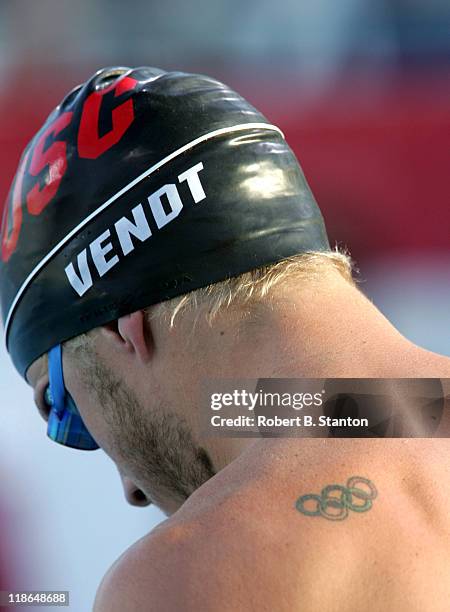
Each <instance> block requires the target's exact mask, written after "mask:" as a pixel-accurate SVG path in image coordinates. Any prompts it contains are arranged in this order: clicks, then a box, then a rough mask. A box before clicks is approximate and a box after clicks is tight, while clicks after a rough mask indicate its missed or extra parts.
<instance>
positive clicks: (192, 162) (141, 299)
mask: <svg viewBox="0 0 450 612" xmlns="http://www.w3.org/2000/svg"><path fill="white" fill-rule="evenodd" d="M328 249H329V245H328V240H327V236H326V232H325V227H324V224H323V219H322V216H321V214H320V211H319V208H318V207H317V204H316V202H315V200H314V197H313V195H312V193H311V191H310V190H309V188H308V185H307V183H306V181H305V178H304V176H303V173H302V171H301V169H300V167H299V164H298V162H297V160H296V158H295V156H294V154H293V153H292V151H291V149H290V148H289V147H288V145H287V144H286V142H285V140H284V137H283V134H282V132H281V131H280V130H279V129H278V128H276V127H275V126H273V125H271V124H270V123H269V122H268V121H267V119H266V118H265V117H264V116H263V115H262V114H261V113H259V112H258V111H257V110H256V109H255V108H253V106H251V105H250V104H249V103H248V102H247V101H246V100H244V99H243V98H242V97H241V96H239V95H238V94H236V93H235V92H234V91H232V90H231V89H229V88H228V87H227V86H226V85H224V84H222V83H219V82H218V81H216V80H214V79H211V78H209V77H206V76H202V75H196V74H186V73H182V72H164V71H162V70H158V69H155V68H147V67H144V68H135V69H130V68H109V69H108V68H107V69H103V70H99V71H98V72H97V73H96V74H95V75H94V76H93V77H92V78H91V79H90V80H89V81H87V82H86V83H85V84H84V85H82V86H80V87H77V88H76V89H74V90H73V91H72V92H70V93H69V94H68V95H67V96H66V98H65V99H64V100H63V101H62V103H61V104H60V105H59V106H58V107H57V108H56V109H55V110H54V111H53V112H52V114H51V115H50V116H49V118H48V119H47V121H46V122H45V124H44V126H43V127H42V129H41V130H40V131H39V132H38V133H37V134H36V136H35V137H34V138H33V140H32V141H31V142H30V144H29V145H28V146H27V148H26V149H25V151H24V153H23V155H22V159H21V162H20V165H19V168H18V171H17V174H16V177H15V179H14V182H13V185H12V188H11V192H10V195H9V199H8V202H7V205H6V209H5V213H4V218H3V226H2V243H1V262H0V288H1V310H2V319H3V323H4V326H5V333H6V343H7V347H8V350H9V352H10V354H11V357H12V359H13V362H14V364H15V366H16V368H17V369H18V371H19V372H20V374H21V375H22V376H24V375H25V372H26V370H27V368H28V367H29V366H30V365H31V363H32V362H33V361H34V360H35V359H37V358H38V357H39V356H40V355H42V354H44V353H45V352H46V351H48V350H49V349H50V348H51V347H53V346H54V345H56V344H59V343H60V342H63V341H65V340H68V339H69V338H72V337H74V336H77V335H79V334H81V333H83V332H86V331H88V330H90V329H92V328H94V327H97V326H99V325H102V324H105V323H108V322H110V321H112V320H115V319H117V318H119V317H120V316H123V315H125V314H129V313H131V312H134V311H135V310H138V309H140V308H144V307H146V306H150V305H151V304H156V303H158V302H162V301H164V300H168V299H170V298H173V297H175V296H178V295H181V294H185V293H188V292H189V291H192V290H194V289H198V288H200V287H204V286H206V285H208V284H211V283H215V282H218V281H221V280H224V279H226V278H229V277H232V276H237V275H239V274H241V273H243V272H247V271H249V270H252V269H254V268H257V267H259V266H262V265H266V264H270V263H274V262H277V261H280V260H281V259H284V258H285V257H288V256H290V255H295V254H297V253H304V252H306V251H313V250H314V251H317V250H318V251H324V250H328Z"/></svg>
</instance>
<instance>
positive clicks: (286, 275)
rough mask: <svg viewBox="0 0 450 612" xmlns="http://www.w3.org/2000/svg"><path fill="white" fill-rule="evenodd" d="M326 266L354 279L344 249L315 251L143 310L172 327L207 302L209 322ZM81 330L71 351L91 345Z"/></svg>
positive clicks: (70, 344)
mask: <svg viewBox="0 0 450 612" xmlns="http://www.w3.org/2000/svg"><path fill="white" fill-rule="evenodd" d="M329 270H335V271H336V272H338V273H339V274H340V275H341V276H342V277H343V278H344V279H345V280H346V281H348V282H349V283H353V274H352V272H353V262H352V260H351V258H350V256H349V254H348V253H347V252H345V251H339V250H335V251H323V252H322V251H314V252H309V253H302V254H300V255H294V256H292V257H287V258H286V259H283V260H281V261H279V262H277V263H274V264H270V265H267V266H262V267H260V268H257V269H255V270H251V271H250V272H245V273H244V274H240V275H239V276H236V277H233V278H227V279H226V280H224V281H221V282H218V283H214V284H212V285H207V286H206V287H202V288H201V289H196V290H195V291H191V292H190V293H187V294H185V295H180V296H178V297H175V298H173V299H171V300H167V301H165V302H160V303H159V304H156V305H153V306H149V307H148V308H146V309H145V310H144V312H145V313H146V315H147V318H148V319H149V320H152V319H162V320H164V321H166V322H167V324H168V325H169V326H170V327H173V326H174V324H175V320H176V319H177V318H178V317H181V316H182V315H183V314H187V313H189V312H191V313H192V312H195V311H198V310H199V309H200V307H203V306H207V314H206V317H207V320H208V322H209V324H212V321H213V320H214V319H215V318H216V317H217V315H218V314H219V313H221V312H223V311H226V310H227V309H229V308H230V307H232V306H234V305H238V306H244V305H248V306H249V307H251V305H252V304H258V303H261V302H266V301H267V300H271V299H274V296H275V295H276V293H275V292H274V291H273V290H274V288H275V287H278V286H279V285H281V284H282V283H287V282H289V281H293V280H296V281H299V280H318V279H320V278H321V277H323V275H324V273H325V272H327V271H329ZM93 331H94V330H91V331H90V332H86V333H84V334H80V335H79V336H77V337H76V338H72V339H71V340H69V341H67V342H66V343H65V346H67V347H68V348H69V349H71V350H72V351H80V350H83V349H86V348H88V347H89V346H92V332H93Z"/></svg>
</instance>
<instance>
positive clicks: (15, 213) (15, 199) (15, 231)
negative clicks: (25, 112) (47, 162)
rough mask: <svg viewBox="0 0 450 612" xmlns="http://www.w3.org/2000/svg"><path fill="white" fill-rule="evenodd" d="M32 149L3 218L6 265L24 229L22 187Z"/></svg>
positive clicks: (24, 161)
mask: <svg viewBox="0 0 450 612" xmlns="http://www.w3.org/2000/svg"><path fill="white" fill-rule="evenodd" d="M30 151H31V149H28V151H27V152H26V154H25V156H24V157H23V159H22V163H21V164H20V166H19V169H18V170H17V174H16V180H15V181H14V187H13V190H12V194H11V201H10V202H7V203H6V206H5V215H4V218H3V232H2V260H3V261H4V262H5V263H6V262H7V261H8V260H9V258H10V257H11V255H12V254H13V253H14V251H15V250H16V246H17V241H18V240H19V234H20V230H21V227H22V216H23V214H22V185H23V177H24V174H25V169H26V167H27V163H28V158H29V157H30ZM11 213H12V228H11V232H9V225H10V214H11Z"/></svg>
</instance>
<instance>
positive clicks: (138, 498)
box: [121, 476, 152, 507]
mask: <svg viewBox="0 0 450 612" xmlns="http://www.w3.org/2000/svg"><path fill="white" fill-rule="evenodd" d="M121 479H122V485H123V491H124V493H125V499H126V500H127V502H128V503H129V504H131V505H132V506H142V507H143V506H149V505H150V504H151V503H152V502H151V501H150V500H149V499H148V497H147V496H146V495H145V493H144V491H142V490H141V489H140V488H139V487H137V486H136V485H135V484H134V482H133V481H132V480H130V479H129V478H127V477H126V476H121Z"/></svg>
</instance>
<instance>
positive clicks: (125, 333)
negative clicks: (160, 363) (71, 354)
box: [102, 310, 153, 363]
mask: <svg viewBox="0 0 450 612" xmlns="http://www.w3.org/2000/svg"><path fill="white" fill-rule="evenodd" d="M102 334H103V335H104V336H106V337H107V338H108V339H109V340H110V341H111V342H112V343H113V344H114V346H115V349H116V350H122V351H124V350H125V351H126V352H127V353H130V354H132V353H134V354H135V355H136V356H137V357H138V358H139V359H140V360H141V361H142V362H143V363H148V362H149V361H150V359H151V356H152V352H153V350H152V349H153V337H152V334H151V330H150V326H149V325H148V323H147V321H146V320H145V315H144V312H143V311H142V310H138V311H136V312H133V313H132V314H129V315H125V316H124V317H120V319H119V320H118V321H114V322H112V323H108V325H103V326H102Z"/></svg>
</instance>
